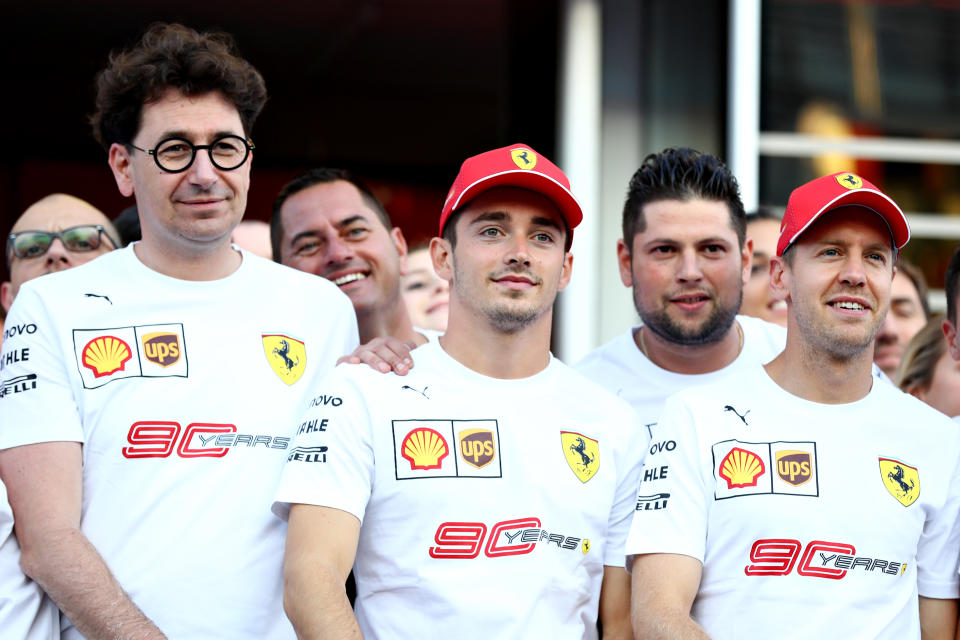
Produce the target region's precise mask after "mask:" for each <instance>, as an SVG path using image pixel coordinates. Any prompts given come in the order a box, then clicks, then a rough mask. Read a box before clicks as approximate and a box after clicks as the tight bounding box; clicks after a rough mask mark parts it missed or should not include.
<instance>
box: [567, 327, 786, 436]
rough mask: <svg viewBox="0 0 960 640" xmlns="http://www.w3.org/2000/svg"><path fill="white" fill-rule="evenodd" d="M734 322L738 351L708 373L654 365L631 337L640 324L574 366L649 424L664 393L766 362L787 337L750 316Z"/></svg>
mask: <svg viewBox="0 0 960 640" xmlns="http://www.w3.org/2000/svg"><path fill="white" fill-rule="evenodd" d="M737 322H739V323H740V327H741V328H742V329H743V350H742V351H741V352H740V354H739V355H738V356H737V358H736V359H735V360H734V361H733V362H731V363H730V364H729V365H727V366H726V367H724V368H723V369H719V370H717V371H712V372H710V373H703V374H696V375H687V374H682V373H674V372H673V371H667V370H666V369H662V368H660V367H658V366H657V365H655V364H654V363H653V362H651V361H650V360H648V359H647V357H646V356H645V355H643V352H642V351H640V348H639V347H638V346H637V343H636V342H635V341H634V338H633V336H634V334H635V333H636V331H637V330H639V328H640V327H639V326H637V327H631V328H630V329H628V330H627V331H626V332H624V333H621V334H620V335H619V336H617V337H615V338H614V339H613V340H611V341H609V342H607V343H605V344H602V345H600V346H599V347H597V348H596V349H594V350H593V351H591V352H590V353H588V354H587V355H586V356H585V357H584V358H583V359H582V360H580V361H579V362H578V363H576V364H575V365H574V368H575V369H576V370H577V371H579V372H580V373H582V374H583V375H585V376H586V377H587V378H589V379H591V380H593V381H594V382H596V383H597V384H599V385H600V386H602V387H604V388H605V389H607V390H608V391H610V392H611V393H614V394H616V395H617V396H619V397H621V398H623V399H624V400H626V401H627V402H628V403H630V406H632V407H633V408H634V410H635V411H636V412H637V413H639V414H640V419H641V422H642V424H644V425H646V426H648V427H650V428H651V429H652V428H653V427H654V426H655V425H656V424H657V419H658V418H659V417H660V412H661V411H662V410H663V403H664V401H665V400H666V399H667V397H668V396H670V395H672V394H674V393H676V392H677V391H681V390H683V389H687V388H689V387H693V386H700V385H704V384H708V383H710V382H713V381H715V380H721V379H723V378H725V377H727V376H729V375H734V374H736V373H738V372H740V371H742V370H744V369H745V368H749V367H752V366H754V365H757V364H766V363H767V362H770V361H771V360H773V359H774V358H775V357H777V355H779V354H780V352H781V351H783V347H784V345H785V344H786V340H787V330H786V329H784V328H783V327H781V326H779V325H776V324H773V323H771V322H766V321H764V320H760V319H758V318H753V317H750V316H737Z"/></svg>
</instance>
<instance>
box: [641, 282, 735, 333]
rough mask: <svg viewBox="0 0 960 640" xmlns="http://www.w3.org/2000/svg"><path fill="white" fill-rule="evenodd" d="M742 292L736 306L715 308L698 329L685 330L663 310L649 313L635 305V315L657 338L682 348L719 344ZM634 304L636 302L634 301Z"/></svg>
mask: <svg viewBox="0 0 960 640" xmlns="http://www.w3.org/2000/svg"><path fill="white" fill-rule="evenodd" d="M742 299H743V292H742V291H741V292H740V295H739V296H737V304H736V305H735V306H730V307H721V306H719V305H718V306H716V307H714V309H713V313H711V314H710V316H709V317H708V318H707V319H706V320H705V321H704V322H703V324H701V325H700V326H698V327H694V328H693V329H686V328H684V327H682V326H681V325H679V324H677V323H676V322H674V321H673V319H671V318H670V316H669V315H668V314H667V312H666V311H664V310H659V311H650V310H647V309H641V308H640V304H639V303H637V304H636V307H637V313H639V314H640V318H641V319H642V320H643V325H644V326H645V327H648V328H649V329H650V331H652V332H653V333H655V334H656V335H657V336H658V337H660V338H662V339H664V340H667V341H669V342H672V343H674V344H679V345H683V346H697V345H703V344H712V343H714V342H719V341H720V340H722V339H723V337H724V336H726V335H727V332H728V331H730V327H732V326H733V322H734V320H735V319H736V317H737V311H738V310H739V309H740V302H741V301H742ZM634 302H636V300H634Z"/></svg>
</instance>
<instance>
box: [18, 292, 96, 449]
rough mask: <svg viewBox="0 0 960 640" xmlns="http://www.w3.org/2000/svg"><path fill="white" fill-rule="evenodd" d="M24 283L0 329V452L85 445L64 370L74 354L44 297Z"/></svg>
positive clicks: (72, 395) (69, 364)
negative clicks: (0, 345) (64, 343)
mask: <svg viewBox="0 0 960 640" xmlns="http://www.w3.org/2000/svg"><path fill="white" fill-rule="evenodd" d="M32 284H33V283H26V284H25V285H24V286H23V287H22V288H21V289H20V292H19V294H18V295H17V298H16V300H15V301H14V303H13V306H12V307H11V308H10V314H9V315H8V316H7V319H6V323H5V325H4V340H3V348H2V351H0V364H2V367H0V385H2V386H0V449H9V448H11V447H18V446H21V445H27V444H36V443H40V442H58V441H69V442H83V441H84V434H83V425H82V424H81V421H80V410H79V408H78V404H77V399H76V397H75V396H74V391H73V388H72V386H71V383H70V376H69V374H68V369H67V367H69V366H71V365H74V366H75V365H76V359H75V358H74V356H73V354H72V353H71V354H69V357H68V354H65V353H64V352H63V350H62V349H61V348H60V347H59V346H58V345H59V339H60V338H61V336H59V335H58V333H57V332H58V330H59V329H58V327H57V326H56V325H55V324H54V322H53V320H52V318H51V316H50V313H49V307H48V305H47V304H45V301H44V300H43V298H42V297H41V296H40V295H39V294H38V293H37V291H36V290H35V289H34V287H32V286H31V285H32Z"/></svg>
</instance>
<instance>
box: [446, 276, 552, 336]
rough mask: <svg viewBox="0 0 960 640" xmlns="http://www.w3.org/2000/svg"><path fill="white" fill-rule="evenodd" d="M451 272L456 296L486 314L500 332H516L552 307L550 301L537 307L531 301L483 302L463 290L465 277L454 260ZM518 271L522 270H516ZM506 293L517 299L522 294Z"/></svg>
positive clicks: (491, 323)
mask: <svg viewBox="0 0 960 640" xmlns="http://www.w3.org/2000/svg"><path fill="white" fill-rule="evenodd" d="M453 272H454V280H453V289H454V291H456V293H457V297H459V298H460V299H461V300H463V301H465V302H467V303H468V304H469V305H470V306H472V307H474V308H475V309H477V310H478V311H480V312H481V313H482V314H483V315H484V316H486V318H487V320H488V321H489V322H490V325H491V326H492V327H493V328H494V329H495V330H497V331H499V332H500V333H517V332H518V331H520V330H522V329H525V328H526V327H528V326H530V325H531V324H533V323H534V322H535V321H536V320H538V319H539V318H541V317H542V316H543V315H544V314H545V313H546V312H547V311H549V310H550V309H551V308H552V303H551V305H549V306H547V307H545V308H538V307H536V306H534V305H533V304H532V303H528V304H526V305H523V306H513V305H510V304H506V303H502V302H494V303H493V304H489V305H487V304H484V302H483V300H482V299H477V296H474V295H471V292H470V291H467V290H465V287H464V285H463V283H465V282H466V279H465V277H464V275H463V274H462V272H461V271H460V270H459V269H458V268H457V262H456V260H454V262H453ZM518 272H522V270H518ZM507 295H509V296H511V297H513V298H515V299H519V298H520V297H521V296H522V295H523V294H522V293H521V292H519V291H517V292H513V293H508V294H507Z"/></svg>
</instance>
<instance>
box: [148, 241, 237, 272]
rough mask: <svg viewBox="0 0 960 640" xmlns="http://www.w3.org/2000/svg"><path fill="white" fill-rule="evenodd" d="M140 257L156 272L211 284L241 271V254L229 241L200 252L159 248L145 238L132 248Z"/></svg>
mask: <svg viewBox="0 0 960 640" xmlns="http://www.w3.org/2000/svg"><path fill="white" fill-rule="evenodd" d="M133 251H134V253H135V254H136V256H137V258H138V259H139V260H140V262H142V263H143V264H144V265H145V266H147V267H149V268H150V269H152V270H153V271H156V272H158V273H162V274H163V275H165V276H169V277H171V278H177V279H179V280H193V281H209V280H220V279H221V278H226V277H227V276H229V275H230V274H231V273H233V272H234V271H236V270H237V269H239V268H240V263H241V262H243V258H242V257H241V255H240V252H238V251H236V250H235V249H233V248H232V247H231V246H230V242H229V238H227V241H226V242H223V243H218V244H216V245H215V246H211V247H207V248H203V249H200V250H197V251H183V250H177V249H173V248H168V247H160V246H158V245H157V243H155V242H151V241H150V240H149V239H146V238H144V239H143V240H141V241H140V242H137V243H136V244H135V245H133Z"/></svg>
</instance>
